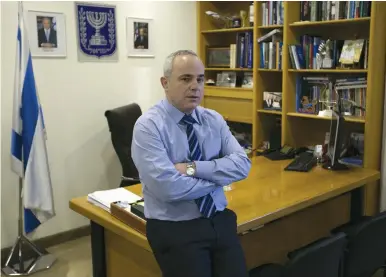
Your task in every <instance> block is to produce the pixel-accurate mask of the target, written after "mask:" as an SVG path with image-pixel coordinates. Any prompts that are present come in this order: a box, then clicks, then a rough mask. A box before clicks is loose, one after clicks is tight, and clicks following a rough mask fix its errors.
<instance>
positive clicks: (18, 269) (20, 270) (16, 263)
mask: <svg viewBox="0 0 386 277" xmlns="http://www.w3.org/2000/svg"><path fill="white" fill-rule="evenodd" d="M22 13H23V7H22V2H21V1H20V2H19V16H20V15H22ZM19 20H20V18H19ZM19 23H20V21H19ZM17 86H19V84H17ZM18 90H19V89H18ZM19 91H20V90H19ZM14 108H15V107H14ZM20 162H21V163H20V164H21V165H23V164H24V163H23V155H21V157H20ZM21 169H22V171H24V170H23V166H21ZM18 175H19V215H18V237H17V239H16V242H15V244H14V245H13V247H12V248H11V251H10V253H9V255H8V257H7V260H6V263H5V265H4V267H3V268H2V269H1V271H2V273H4V274H5V275H7V276H28V275H30V274H33V273H36V272H38V271H41V270H45V269H49V268H51V266H52V265H53V264H54V262H55V261H56V258H55V256H54V255H52V254H50V253H49V252H47V251H46V250H45V249H41V248H40V247H38V246H36V245H35V244H34V243H32V242H31V241H30V240H29V239H28V238H27V237H26V236H25V235H24V217H23V215H24V203H23V183H24V175H23V174H21V173H20V174H18Z"/></svg>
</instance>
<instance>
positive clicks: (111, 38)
mask: <svg viewBox="0 0 386 277" xmlns="http://www.w3.org/2000/svg"><path fill="white" fill-rule="evenodd" d="M75 13H76V31H77V33H76V36H77V44H78V47H77V48H78V60H79V61H80V62H90V61H91V62H100V61H110V62H116V61H118V46H117V23H116V6H115V5H107V4H99V3H85V2H75Z"/></svg>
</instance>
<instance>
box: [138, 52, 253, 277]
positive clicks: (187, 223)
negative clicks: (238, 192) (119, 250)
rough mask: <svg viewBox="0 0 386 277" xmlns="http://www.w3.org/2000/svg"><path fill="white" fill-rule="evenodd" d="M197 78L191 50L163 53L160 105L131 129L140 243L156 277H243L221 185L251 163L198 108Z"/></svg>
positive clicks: (214, 116)
mask: <svg viewBox="0 0 386 277" xmlns="http://www.w3.org/2000/svg"><path fill="white" fill-rule="evenodd" d="M204 73H205V68H204V65H203V63H202V62H201V60H200V59H199V58H198V57H197V55H196V54H195V53H194V52H192V51H188V50H180V51H177V52H174V53H172V54H171V55H169V56H168V57H167V59H166V61H165V65H164V76H163V77H162V78H161V84H162V86H163V88H164V90H165V94H166V99H164V100H162V101H160V102H159V103H158V104H157V105H155V106H153V107H152V108H150V109H149V110H148V111H147V112H146V113H144V114H143V115H142V116H141V117H140V118H139V119H138V120H137V122H136V124H135V127H134V133H133V142H132V158H133V161H134V163H135V165H136V167H137V169H138V172H139V176H140V179H141V183H142V186H143V195H144V199H145V216H146V218H147V231H146V232H147V239H148V241H149V244H150V246H151V248H152V250H153V253H154V255H155V258H156V260H157V262H158V264H159V266H160V268H161V270H162V273H163V276H164V277H212V276H216V277H247V276H248V274H247V269H246V265H245V258H244V253H243V250H242V248H241V245H240V242H239V238H238V236H237V223H236V218H237V217H236V214H235V213H234V212H233V211H231V210H229V209H227V208H226V206H227V200H226V197H225V194H224V190H223V187H224V186H226V185H229V184H231V183H232V182H236V181H239V180H241V179H244V178H246V177H247V176H248V173H249V170H250V166H251V162H250V160H249V159H248V157H247V155H246V154H245V152H244V150H243V148H242V147H241V146H240V144H239V143H238V142H237V140H236V139H235V138H234V136H233V135H232V133H231V132H230V130H229V128H228V125H227V124H226V122H225V121H224V119H223V117H222V116H221V115H220V114H219V113H217V112H215V111H213V110H210V109H205V108H203V107H200V106H199V104H200V102H201V100H202V97H203V93H204Z"/></svg>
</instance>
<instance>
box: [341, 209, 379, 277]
mask: <svg viewBox="0 0 386 277" xmlns="http://www.w3.org/2000/svg"><path fill="white" fill-rule="evenodd" d="M385 261H386V212H383V213H381V214H379V215H376V216H374V217H371V218H369V219H368V220H365V221H364V222H362V223H360V224H359V225H358V226H357V227H356V228H355V230H354V231H353V232H350V233H349V235H348V245H347V254H346V258H345V276H349V277H353V276H371V275H372V274H374V273H375V272H376V271H377V270H378V269H380V268H381V267H382V266H383V265H384V264H385Z"/></svg>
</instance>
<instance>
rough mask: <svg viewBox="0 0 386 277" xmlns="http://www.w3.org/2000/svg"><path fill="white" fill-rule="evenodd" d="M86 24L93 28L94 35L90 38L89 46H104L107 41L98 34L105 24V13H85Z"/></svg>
mask: <svg viewBox="0 0 386 277" xmlns="http://www.w3.org/2000/svg"><path fill="white" fill-rule="evenodd" d="M86 18H87V22H88V23H89V24H90V25H91V26H92V27H94V28H95V35H93V36H91V39H90V45H93V46H105V45H107V40H106V39H105V37H104V36H103V35H101V34H100V29H102V28H103V27H104V26H105V25H106V23H107V13H105V12H91V11H87V12H86Z"/></svg>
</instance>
